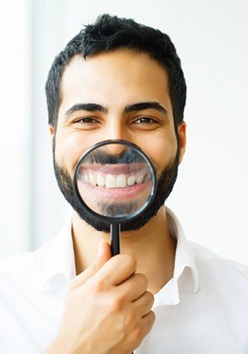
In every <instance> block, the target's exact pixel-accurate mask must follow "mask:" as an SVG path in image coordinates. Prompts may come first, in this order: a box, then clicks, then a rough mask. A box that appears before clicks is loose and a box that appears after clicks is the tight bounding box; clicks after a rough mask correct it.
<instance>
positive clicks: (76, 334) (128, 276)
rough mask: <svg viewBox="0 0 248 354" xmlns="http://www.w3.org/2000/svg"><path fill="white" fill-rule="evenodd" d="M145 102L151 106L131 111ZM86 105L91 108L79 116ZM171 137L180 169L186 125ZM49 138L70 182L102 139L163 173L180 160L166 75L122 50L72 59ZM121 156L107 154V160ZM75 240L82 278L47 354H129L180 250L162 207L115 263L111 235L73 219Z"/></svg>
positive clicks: (129, 235)
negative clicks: (127, 144) (136, 153)
mask: <svg viewBox="0 0 248 354" xmlns="http://www.w3.org/2000/svg"><path fill="white" fill-rule="evenodd" d="M141 102H146V103H147V102H148V103H149V104H148V105H147V107H146V108H144V107H134V105H135V104H137V103H141ZM150 102H153V103H154V102H155V103H156V104H155V105H154V104H153V105H150ZM88 103H94V104H97V105H98V107H97V109H95V108H96V107H95V108H94V110H93V111H92V110H91V111H88V108H89V107H88V108H87V110H86V107H85V106H84V107H83V106H81V107H80V105H82V104H88ZM134 108H135V109H134ZM177 129H178V136H179V141H180V143H179V147H180V162H181V160H182V158H183V155H184V152H185V146H186V125H185V123H182V124H180V125H179V126H178V128H177ZM50 134H51V137H52V139H54V138H55V136H56V147H55V157H56V161H57V163H59V164H60V165H62V166H64V167H66V168H67V170H68V172H69V174H70V175H71V177H72V176H73V173H74V169H75V166H76V164H77V162H78V159H79V158H80V156H81V155H82V154H83V152H84V151H85V150H86V149H88V148H90V147H91V146H92V145H94V144H95V143H97V142H100V141H102V140H106V139H125V140H128V141H131V142H133V143H135V144H137V145H138V146H139V147H140V148H141V149H142V150H143V151H144V152H145V153H146V154H147V155H148V156H149V157H150V159H151V160H152V162H153V164H154V165H155V167H156V169H157V171H158V174H159V173H161V171H162V170H163V169H164V168H165V166H167V165H168V164H169V163H170V162H171V161H172V160H173V159H174V158H175V155H176V151H177V138H176V132H175V127H174V120H173V110H172V105H171V100H170V96H169V90H168V80H167V75H166V72H165V70H164V68H163V67H162V66H160V65H159V64H158V63H157V62H156V61H155V60H153V59H151V58H150V57H149V56H148V55H147V54H145V53H136V52H132V51H130V50H127V49H118V50H115V51H111V52H107V53H101V54H97V55H94V56H91V57H89V58H87V60H85V59H83V58H82V56H80V55H77V56H75V57H73V58H72V60H71V62H70V63H69V65H68V66H67V67H66V69H65V72H64V74H63V77H62V82H61V104H60V107H59V112H58V125H57V130H56V132H55V131H54V129H53V127H51V126H50ZM117 148H118V146H114V145H113V146H112V149H113V150H112V153H115V152H116V151H115V149H117ZM72 234H73V243H74V252H75V262H76V270H77V274H78V275H77V276H76V278H75V279H74V280H73V281H72V282H71V284H70V287H69V290H68V294H67V297H66V301H65V309H64V314H63V319H62V324H61V328H60V331H59V334H58V337H57V338H56V340H55V341H54V343H52V345H51V347H50V348H49V349H48V350H47V351H46V354H49V353H53V354H56V353H62V352H63V353H74V354H75V353H81V352H83V353H92V354H93V353H94V354H98V353H99V354H100V353H104V354H107V353H108V354H114V353H116V354H117V353H118V354H122V353H123V354H124V353H125V354H128V353H129V354H130V353H132V351H133V350H134V349H135V348H137V347H138V346H139V344H140V343H141V341H142V340H143V338H144V337H145V336H146V335H147V334H148V333H149V332H150V330H151V328H152V325H153V323H154V320H155V316H154V313H153V312H152V311H151V308H152V305H153V294H155V293H157V292H158V291H159V290H160V289H161V288H162V287H163V286H164V285H165V284H166V283H167V282H168V281H169V280H170V279H171V278H172V276H173V268H174V258H175V247H176V245H175V241H174V240H173V239H172V237H171V235H170V234H169V229H168V225H167V217H166V211H165V207H164V206H163V207H161V209H160V210H159V211H158V213H157V215H156V216H155V217H153V218H152V219H151V220H150V221H149V222H148V223H147V224H146V225H145V226H144V227H142V228H141V229H139V230H136V231H132V232H123V233H122V241H121V242H122V245H121V246H122V249H121V255H118V256H115V257H113V258H111V252H110V247H109V244H108V242H109V235H108V234H106V233H103V232H98V231H96V230H95V229H94V228H93V227H91V226H90V225H88V224H87V223H86V222H84V221H83V220H82V219H81V218H80V217H79V216H78V215H77V214H76V213H74V215H73V222H72ZM116 269H118V272H116ZM79 309H80V310H79Z"/></svg>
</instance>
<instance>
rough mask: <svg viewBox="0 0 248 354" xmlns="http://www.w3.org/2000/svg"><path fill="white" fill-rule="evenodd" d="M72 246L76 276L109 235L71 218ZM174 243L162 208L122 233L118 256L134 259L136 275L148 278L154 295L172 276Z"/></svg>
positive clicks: (92, 258)
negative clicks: (142, 222) (119, 254)
mask: <svg viewBox="0 0 248 354" xmlns="http://www.w3.org/2000/svg"><path fill="white" fill-rule="evenodd" d="M72 231H73V232H72V234H73V243H74V253H75V261H76V271H77V274H79V273H81V272H82V271H83V270H84V269H86V268H87V267H88V266H89V265H90V264H91V263H92V262H93V260H94V258H95V256H96V252H97V248H98V243H99V241H100V240H101V239H104V240H106V241H108V242H109V239H110V235H109V234H106V233H103V232H98V231H96V230H95V229H94V228H92V227H91V226H90V225H88V224H86V223H85V222H84V221H83V220H82V219H80V218H79V216H78V215H77V214H76V213H74V216H73V227H72ZM175 248H176V241H175V240H174V239H173V238H172V237H171V235H170V233H169V228H168V221H167V216H166V210H165V207H164V206H163V207H162V208H161V209H160V210H159V212H158V213H157V215H156V216H155V217H153V218H152V219H151V220H150V221H149V222H148V223H147V224H146V225H145V226H144V227H142V228H141V229H139V230H137V231H131V232H122V234H121V253H123V254H130V255H132V256H133V257H135V259H136V260H137V272H138V273H143V274H145V275H146V277H147V278H148V282H149V290H150V291H152V292H153V293H156V292H158V291H159V290H160V289H161V288H162V287H163V286H164V285H165V284H166V283H167V282H168V281H169V280H170V279H171V278H172V276H173V269H174V259H175Z"/></svg>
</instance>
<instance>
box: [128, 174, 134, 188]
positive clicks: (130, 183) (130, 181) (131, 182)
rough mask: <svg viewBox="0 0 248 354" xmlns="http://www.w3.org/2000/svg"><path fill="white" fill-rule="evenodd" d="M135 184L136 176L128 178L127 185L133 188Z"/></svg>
mask: <svg viewBox="0 0 248 354" xmlns="http://www.w3.org/2000/svg"><path fill="white" fill-rule="evenodd" d="M134 183H135V177H134V176H130V177H128V179H127V185H128V186H133V185H134Z"/></svg>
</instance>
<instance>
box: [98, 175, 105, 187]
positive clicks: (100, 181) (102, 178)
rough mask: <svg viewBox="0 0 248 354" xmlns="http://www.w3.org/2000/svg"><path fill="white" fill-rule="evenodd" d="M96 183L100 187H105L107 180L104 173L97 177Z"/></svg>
mask: <svg viewBox="0 0 248 354" xmlns="http://www.w3.org/2000/svg"><path fill="white" fill-rule="evenodd" d="M96 183H97V185H98V186H99V187H103V186H104V185H105V180H104V177H103V176H102V175H98V176H97V179H96Z"/></svg>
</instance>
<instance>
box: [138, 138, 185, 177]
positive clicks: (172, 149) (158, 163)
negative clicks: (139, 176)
mask: <svg viewBox="0 0 248 354" xmlns="http://www.w3.org/2000/svg"><path fill="white" fill-rule="evenodd" d="M177 145H178V144H177V139H176V136H171V137H170V138H168V136H167V137H166V138H165V137H163V138H162V139H158V138H157V139H154V140H151V141H150V143H147V144H146V145H145V146H144V147H143V151H144V152H145V153H146V154H147V156H148V157H149V158H150V159H151V161H152V163H153V164H154V167H155V168H156V170H157V172H158V173H160V172H162V171H163V169H164V168H165V167H166V166H167V165H168V164H169V163H170V162H171V161H174V159H175V157H176V153H177Z"/></svg>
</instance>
